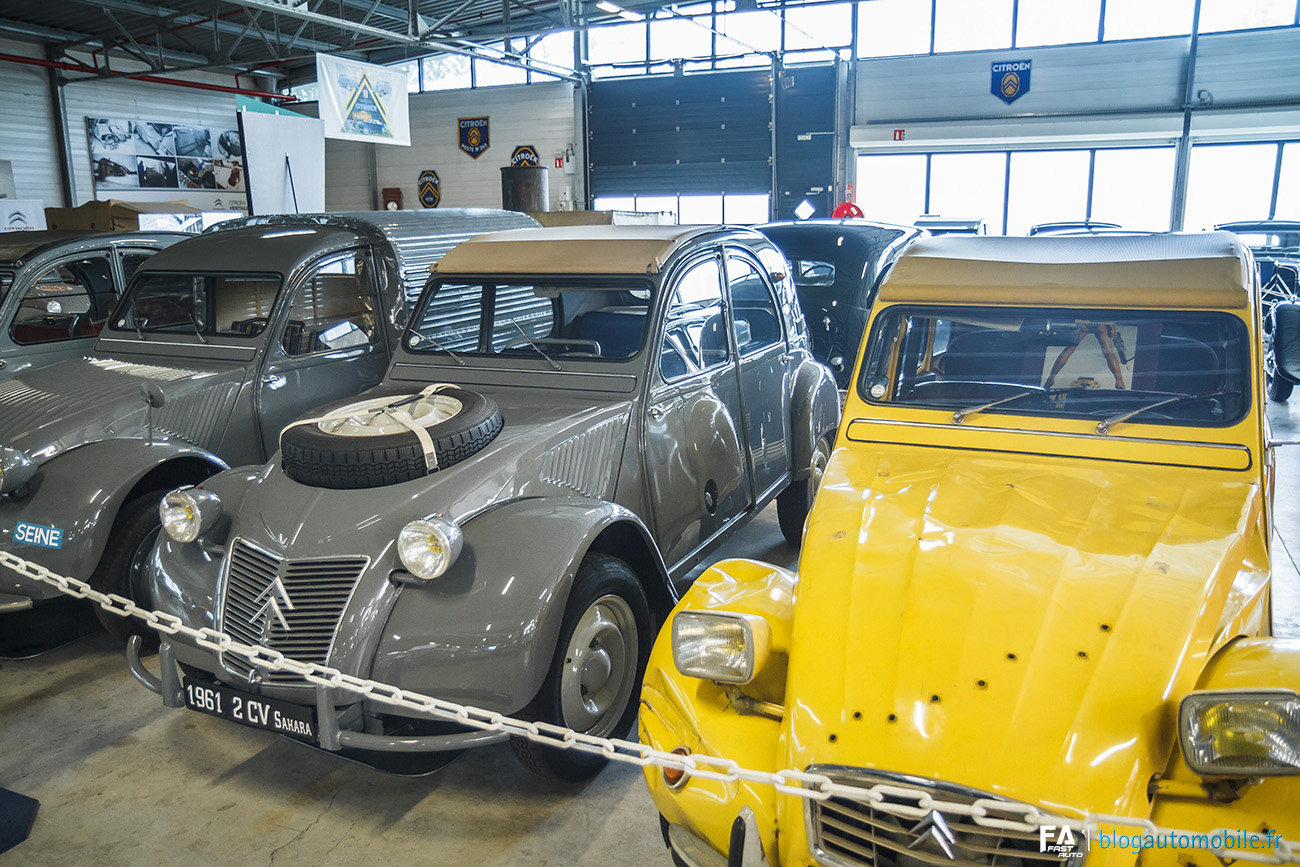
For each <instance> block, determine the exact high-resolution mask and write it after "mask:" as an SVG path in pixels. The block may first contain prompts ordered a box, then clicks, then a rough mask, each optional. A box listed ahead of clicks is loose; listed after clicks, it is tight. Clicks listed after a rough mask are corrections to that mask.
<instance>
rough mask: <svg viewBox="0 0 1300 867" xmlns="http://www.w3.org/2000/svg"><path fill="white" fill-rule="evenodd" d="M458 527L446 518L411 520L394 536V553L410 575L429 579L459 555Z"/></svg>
mask: <svg viewBox="0 0 1300 867" xmlns="http://www.w3.org/2000/svg"><path fill="white" fill-rule="evenodd" d="M462 544H463V543H462V537H461V532H460V527H457V526H456V525H455V524H454V523H452V522H451V521H448V520H447V519H446V518H436V517H435V518H425V519H424V520H423V521H412V522H411V523H409V524H407V525H406V526H405V527H403V528H402V532H401V533H400V534H398V536H397V556H398V557H399V558H400V559H401V561H402V565H403V566H405V567H406V569H407V571H409V572H410V573H411V574H412V575H414V576H415V577H417V578H422V579H424V580H425V581H432V580H433V579H434V578H437V577H438V576H439V575H441V574H442V573H444V572H446V571H447V570H448V569H450V568H451V564H452V563H455V562H456V558H457V557H458V556H460V548H461V545H462Z"/></svg>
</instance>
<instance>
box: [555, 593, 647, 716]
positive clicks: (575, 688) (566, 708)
mask: <svg viewBox="0 0 1300 867" xmlns="http://www.w3.org/2000/svg"><path fill="white" fill-rule="evenodd" d="M637 644H638V642H637V628H636V617H635V616H634V615H633V614H632V609H631V607H630V606H629V605H628V604H627V602H626V601H624V599H623V598H622V597H620V596H614V595H610V596H602V597H601V598H599V599H597V600H596V601H595V602H593V603H592V604H591V605H590V606H589V607H588V608H587V610H586V611H584V612H583V614H582V617H581V618H580V619H579V620H578V625H577V627H576V628H575V629H574V630H573V637H572V638H570V639H569V646H568V647H567V648H566V649H565V659H564V669H563V672H562V674H561V677H560V709H561V711H562V712H563V714H564V724H565V725H566V726H568V727H569V728H571V729H574V730H575V731H580V732H585V733H587V734H592V735H596V736H598V737H603V736H605V735H608V734H610V733H611V732H612V731H613V729H614V726H615V725H616V724H617V722H618V719H619V717H621V716H622V715H623V710H624V709H625V708H626V707H627V702H628V699H629V698H631V695H632V686H633V682H634V681H635V680H636V666H637Z"/></svg>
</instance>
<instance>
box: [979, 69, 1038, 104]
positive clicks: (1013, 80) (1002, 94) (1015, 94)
mask: <svg viewBox="0 0 1300 867" xmlns="http://www.w3.org/2000/svg"><path fill="white" fill-rule="evenodd" d="M1033 63H1034V62H1033V61H1032V60H1003V61H998V62H996V63H994V64H992V72H993V78H992V82H991V83H990V85H989V89H990V90H992V91H993V95H994V96H996V97H997V98H998V99H1000V100H1002V101H1003V102H1005V103H1006V104H1007V105H1010V104H1011V103H1013V102H1015V101H1016V100H1017V99H1019V98H1020V97H1022V96H1024V95H1025V94H1026V93H1029V73H1030V72H1031V71H1032V69H1033Z"/></svg>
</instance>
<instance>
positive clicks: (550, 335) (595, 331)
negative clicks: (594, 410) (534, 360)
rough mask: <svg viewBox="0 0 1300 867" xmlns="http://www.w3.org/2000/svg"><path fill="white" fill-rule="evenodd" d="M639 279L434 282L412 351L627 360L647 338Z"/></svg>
mask: <svg viewBox="0 0 1300 867" xmlns="http://www.w3.org/2000/svg"><path fill="white" fill-rule="evenodd" d="M650 296H651V288H650V286H649V284H647V283H644V282H640V281H626V282H616V281H603V282H602V281H589V282H584V283H582V284H575V283H573V282H567V283H560V282H548V281H543V280H540V279H539V280H527V281H520V282H508V283H506V282H501V283H497V282H490V281H485V282H475V283H441V282H434V283H432V284H430V286H429V288H428V289H427V290H426V291H425V293H424V296H423V298H422V299H421V302H420V308H419V310H418V311H417V312H416V315H415V317H414V319H413V320H412V325H411V327H410V329H409V330H408V331H407V335H406V347H407V348H408V349H409V350H411V351H413V352H450V353H453V354H456V355H458V356H459V355H471V356H472V355H509V356H530V355H531V356H533V357H538V356H540V357H542V358H545V359H550V360H552V361H554V360H555V359H559V358H587V359H591V358H607V359H626V358H631V357H632V356H634V355H636V354H637V353H638V352H639V351H640V350H641V345H642V343H643V342H644V337H645V327H646V322H647V321H648V319H649V317H648V316H647V311H648V310H649V309H650V304H651V297H650Z"/></svg>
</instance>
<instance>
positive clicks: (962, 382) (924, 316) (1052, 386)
mask: <svg viewBox="0 0 1300 867" xmlns="http://www.w3.org/2000/svg"><path fill="white" fill-rule="evenodd" d="M871 346H872V348H873V349H872V352H871V355H870V357H869V358H868V359H867V361H866V364H864V365H863V369H862V379H861V382H860V383H859V390H860V393H861V394H862V397H863V398H864V399H865V400H868V401H872V402H876V403H901V404H911V405H917V406H926V407H934V408H942V409H951V410H953V411H954V416H955V418H954V420H955V421H960V419H961V418H962V417H963V416H965V415H971V414H973V413H974V412H994V413H1019V414H1028V415H1039V416H1064V417H1069V418H1096V419H1098V420H1105V419H1108V418H1113V417H1114V416H1115V415H1118V414H1124V413H1129V412H1132V411H1133V410H1139V409H1141V410H1142V412H1141V413H1140V414H1138V415H1137V416H1136V417H1135V418H1134V419H1133V421H1134V422H1139V423H1149V424H1166V423H1167V424H1198V425H1226V424H1232V423H1234V422H1236V421H1238V420H1240V419H1241V418H1242V417H1243V416H1244V415H1245V414H1246V411H1247V410H1248V409H1249V407H1250V383H1251V377H1250V349H1249V342H1248V335H1247V332H1246V328H1245V326H1244V324H1243V323H1242V322H1241V321H1240V320H1239V319H1236V318H1235V317H1233V316H1229V315H1227V314H1224V313H1215V312H1184V311H1173V312H1171V311H1163V310H1162V311H1117V310H1095V311H1089V310H1042V309H1035V310H1000V309H999V310H991V309H988V308H959V307H947V308H942V309H937V308H928V309H918V308H903V307H900V308H894V309H892V310H890V311H888V312H887V313H886V314H885V315H884V316H882V317H881V318H880V319H879V320H878V321H877V322H876V324H875V326H874V328H873V335H872V340H871ZM1171 397H1175V398H1177V400H1174V401H1170V400H1167V399H1168V398H1171ZM1157 402H1161V403H1162V405H1161V406H1159V407H1152V408H1151V409H1142V408H1143V407H1146V406H1148V405H1150V404H1154V403H1157Z"/></svg>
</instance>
